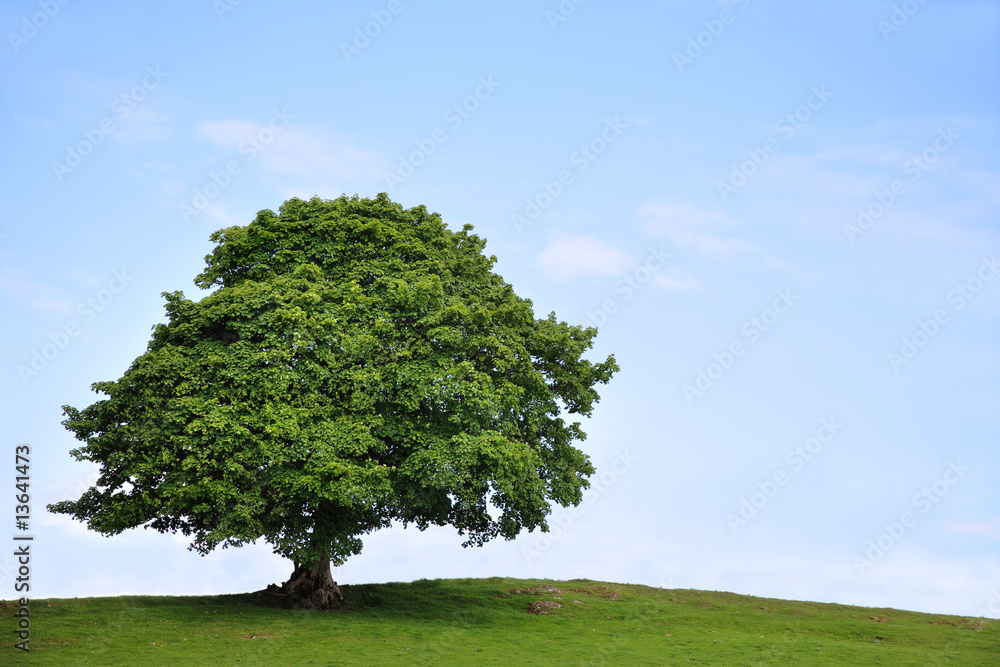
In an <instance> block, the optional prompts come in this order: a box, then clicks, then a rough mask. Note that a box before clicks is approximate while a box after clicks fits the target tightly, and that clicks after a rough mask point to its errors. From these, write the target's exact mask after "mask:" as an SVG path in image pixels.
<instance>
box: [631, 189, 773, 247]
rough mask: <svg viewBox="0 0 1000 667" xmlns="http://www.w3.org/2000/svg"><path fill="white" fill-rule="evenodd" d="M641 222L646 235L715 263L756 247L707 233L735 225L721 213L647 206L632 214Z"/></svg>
mask: <svg viewBox="0 0 1000 667" xmlns="http://www.w3.org/2000/svg"><path fill="white" fill-rule="evenodd" d="M636 215H637V216H638V217H639V218H640V219H643V220H645V228H646V231H648V232H649V233H650V234H654V235H656V236H664V237H666V238H668V239H670V240H671V241H673V242H674V244H676V245H677V246H679V247H682V248H695V249H696V250H698V251H699V252H701V253H703V254H705V255H708V256H710V257H714V258H716V259H722V260H725V259H727V258H728V257H729V256H730V255H733V254H734V253H738V252H743V251H745V250H752V249H754V248H755V247H756V246H754V245H753V244H752V243H748V242H746V241H743V240H741V239H737V238H732V237H728V236H723V235H719V234H716V233H713V232H711V231H709V230H715V229H717V228H719V227H724V226H731V225H734V224H735V223H736V221H735V220H734V219H733V218H730V217H729V216H728V215H726V214H725V213H721V212H718V211H712V210H708V209H702V208H696V207H695V206H693V205H691V204H668V203H664V202H650V203H647V204H645V205H643V206H642V207H641V208H639V210H638V211H636Z"/></svg>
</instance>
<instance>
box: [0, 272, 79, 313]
mask: <svg viewBox="0 0 1000 667" xmlns="http://www.w3.org/2000/svg"><path fill="white" fill-rule="evenodd" d="M58 292H59V290H58V289H57V288H56V287H54V286H52V285H49V284H47V283H43V282H39V281H37V280H34V279H33V278H32V277H31V276H29V275H28V274H26V273H24V272H23V271H19V270H18V269H15V268H13V267H6V268H4V270H3V273H0V293H3V294H5V295H6V296H7V297H8V298H9V299H10V300H11V301H14V302H16V303H20V304H22V305H24V306H28V307H29V308H31V309H33V310H40V311H46V312H52V313H67V312H71V311H72V310H73V304H72V303H70V302H69V301H67V300H66V299H63V298H61V297H60V296H59V294H58Z"/></svg>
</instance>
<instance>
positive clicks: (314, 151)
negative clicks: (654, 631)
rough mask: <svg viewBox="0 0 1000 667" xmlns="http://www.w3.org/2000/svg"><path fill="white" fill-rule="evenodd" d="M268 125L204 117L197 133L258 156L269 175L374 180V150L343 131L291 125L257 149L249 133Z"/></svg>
mask: <svg viewBox="0 0 1000 667" xmlns="http://www.w3.org/2000/svg"><path fill="white" fill-rule="evenodd" d="M266 127H267V126H266V125H264V124H260V123H255V122H253V121H249V120H243V119H229V120H222V121H203V122H201V123H199V124H198V129H197V135H198V136H199V137H200V138H201V139H204V140H205V141H207V142H209V143H211V144H213V145H215V146H217V147H219V148H223V149H227V150H231V151H238V152H240V153H241V155H244V156H249V155H251V154H253V157H252V158H250V159H249V160H248V161H253V160H259V161H260V164H261V165H262V167H263V168H264V169H265V170H266V171H268V172H270V173H271V174H272V175H276V176H283V177H292V178H295V179H298V180H305V181H307V182H316V181H320V182H322V181H326V180H330V179H336V180H352V181H353V180H356V179H357V178H359V177H361V178H365V177H367V178H370V179H372V180H376V179H378V178H379V176H380V173H379V171H378V168H377V165H378V164H379V160H378V156H377V154H376V153H375V152H373V151H370V150H366V149H364V148H359V147H358V146H356V145H355V144H354V141H353V139H352V138H351V137H350V136H349V135H347V134H344V133H340V132H332V131H329V130H321V129H318V128H312V127H301V126H295V125H292V126H290V127H287V128H285V129H283V130H281V131H280V132H276V133H274V138H273V140H272V141H269V142H267V143H266V145H264V146H263V147H262V148H261V149H260V150H259V151H257V150H256V149H254V147H253V144H252V142H251V138H252V137H258V136H260V134H259V133H260V132H262V131H263V130H264V129H265V128H266Z"/></svg>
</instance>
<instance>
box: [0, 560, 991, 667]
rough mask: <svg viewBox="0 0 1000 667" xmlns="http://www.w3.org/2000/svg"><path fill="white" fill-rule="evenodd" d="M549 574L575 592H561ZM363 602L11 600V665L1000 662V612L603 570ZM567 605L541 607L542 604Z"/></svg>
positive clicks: (2, 657) (5, 660)
mask: <svg viewBox="0 0 1000 667" xmlns="http://www.w3.org/2000/svg"><path fill="white" fill-rule="evenodd" d="M548 587H554V588H557V589H558V591H559V592H555V591H546V590H545V589H546V588H548ZM342 590H343V592H344V595H345V596H346V597H347V599H348V602H349V604H350V608H349V609H346V610H343V611H338V612H332V613H316V612H306V611H290V610H280V609H273V608H265V607H260V606H258V605H256V604H255V603H254V601H253V599H252V598H251V596H249V595H221V596H211V597H134V596H129V597H115V598H73V599H48V600H33V601H32V602H31V607H30V608H31V644H30V646H31V653H30V654H28V655H26V654H23V653H22V652H20V651H17V650H15V649H14V648H13V646H12V644H13V641H12V640H11V639H10V637H11V636H12V634H10V633H9V632H8V630H9V629H12V628H13V624H12V622H11V621H12V617H11V614H12V613H13V612H14V610H15V603H12V602H0V615H2V616H3V618H5V619H6V621H4V622H3V623H4V624H6V625H7V626H8V627H6V628H0V631H2V636H4V637H5V639H4V640H3V643H4V646H2V647H0V664H2V665H15V664H25V665H27V664H31V665H59V666H60V667H62V666H69V665H127V666H128V667H139V666H143V665H155V666H156V667H163V666H164V665H168V666H176V667H188V666H198V665H238V666H244V665H247V666H249V665H261V666H263V665H268V666H278V665H296V666H298V665H324V666H325V665H365V666H370V665H393V664H399V665H507V666H509V667H513V666H514V665H517V666H520V665H548V664H553V665H688V664H691V663H695V664H698V663H700V664H705V665H906V664H912V665H994V666H995V665H998V664H1000V621H995V620H989V619H982V618H964V617H960V616H942V615H936V614H923V613H917V612H909V611H899V610H896V609H869V608H866V607H849V606H844V605H837V604H821V603H816V602H791V601H786V600H770V599H766V598H757V597H752V596H745V595H735V594H732V593H714V592H705V591H694V590H663V589H658V588H649V587H647V586H633V585H628V584H609V583H603V582H597V581H589V580H573V581H564V582H557V581H542V580H534V581H525V580H517V579H501V578H491V579H447V580H433V581H429V580H421V581H416V582H413V583H408V584H368V585H361V586H343V587H342ZM540 601H553V602H557V603H559V604H562V607H559V608H551V609H549V613H547V614H532V613H529V612H528V611H527V608H528V606H529V605H530V604H531V603H533V602H540Z"/></svg>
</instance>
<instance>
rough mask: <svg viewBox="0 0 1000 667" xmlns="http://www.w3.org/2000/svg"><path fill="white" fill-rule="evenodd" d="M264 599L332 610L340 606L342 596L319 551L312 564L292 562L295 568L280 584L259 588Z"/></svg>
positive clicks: (307, 607)
mask: <svg viewBox="0 0 1000 667" xmlns="http://www.w3.org/2000/svg"><path fill="white" fill-rule="evenodd" d="M260 594H261V597H263V598H264V599H265V600H266V601H268V602H271V603H273V604H277V605H278V606H281V607H289V608H291V609H312V610H315V611H332V610H334V609H339V608H341V607H343V606H344V596H343V595H342V594H341V592H340V588H339V587H338V586H337V582H336V581H334V580H333V575H332V574H331V572H330V559H329V558H327V557H326V555H325V554H324V555H323V558H322V559H320V561H319V562H317V563H316V564H315V565H313V566H312V567H309V566H306V565H303V564H301V563H295V571H293V572H292V576H291V577H289V578H288V581H286V582H285V583H283V584H282V585H281V586H280V587H278V586H275V585H274V584H271V585H270V586H268V587H267V589H266V590H263V591H261V593H260Z"/></svg>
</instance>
